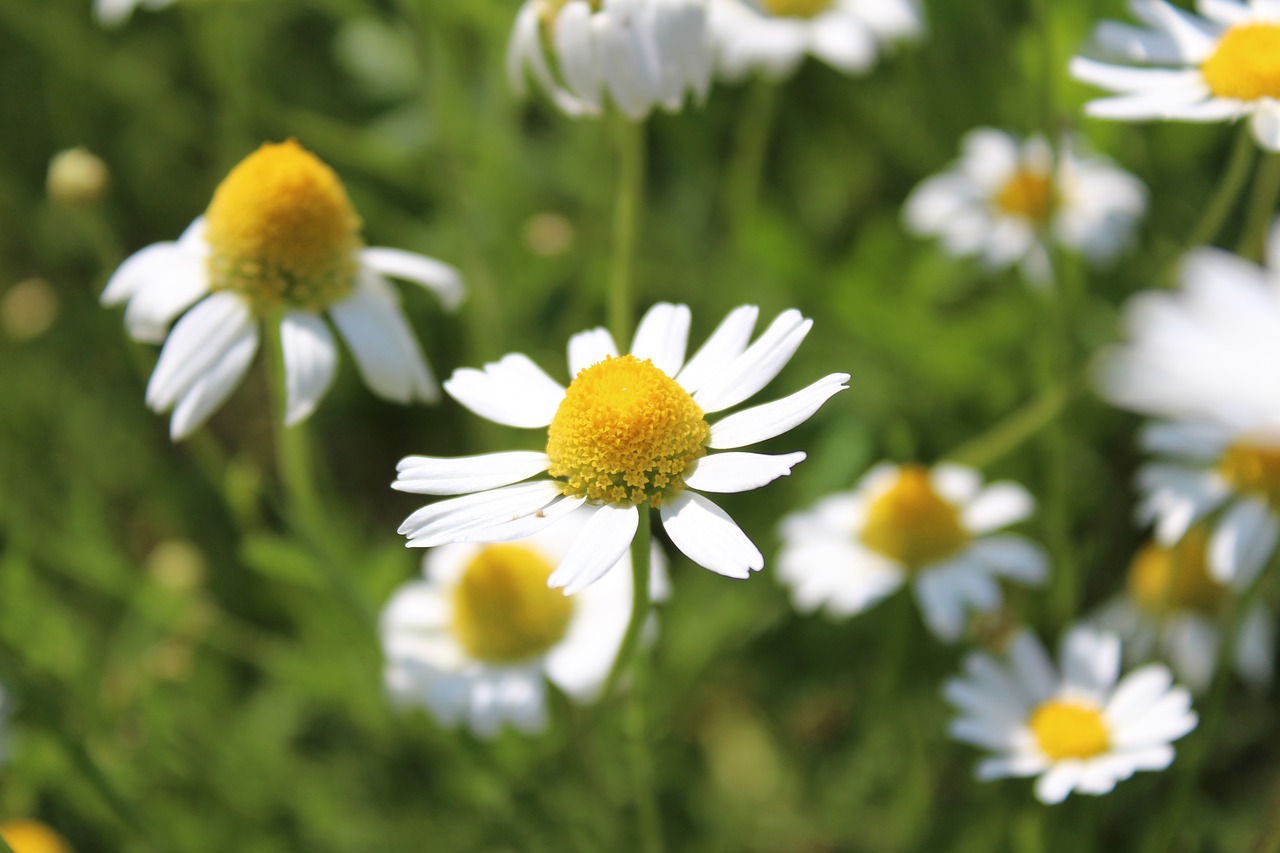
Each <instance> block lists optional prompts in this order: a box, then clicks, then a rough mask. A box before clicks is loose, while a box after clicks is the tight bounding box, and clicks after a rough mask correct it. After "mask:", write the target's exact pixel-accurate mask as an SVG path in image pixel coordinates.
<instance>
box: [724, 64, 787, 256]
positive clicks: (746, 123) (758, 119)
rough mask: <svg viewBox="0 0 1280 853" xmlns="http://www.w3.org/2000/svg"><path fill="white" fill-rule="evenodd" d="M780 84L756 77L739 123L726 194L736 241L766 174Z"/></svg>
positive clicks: (726, 206)
mask: <svg viewBox="0 0 1280 853" xmlns="http://www.w3.org/2000/svg"><path fill="white" fill-rule="evenodd" d="M780 88H781V87H780V86H779V85H778V84H777V83H776V82H774V81H772V80H766V79H764V78H759V79H757V80H755V81H754V82H753V83H752V84H751V92H750V95H749V99H748V101H747V105H746V108H745V109H744V110H743V111H742V120H741V121H740V122H739V124H738V132H737V134H736V136H737V142H738V144H737V148H736V150H735V152H734V157H733V160H732V161H731V162H730V163H729V167H728V176H727V177H728V180H727V181H726V182H725V194H724V205H725V220H726V222H727V223H728V225H729V234H730V237H731V238H732V240H733V242H734V244H741V243H742V241H743V238H744V234H743V230H744V227H745V226H746V225H747V224H749V223H750V222H751V218H752V215H753V214H754V213H755V209H756V204H757V202H758V201H759V199H760V179H761V176H762V175H763V174H764V161H765V154H766V152H767V151H768V149H769V137H770V136H771V135H772V130H773V120H774V116H775V115H776V114H777V108H778V92H779V90H780Z"/></svg>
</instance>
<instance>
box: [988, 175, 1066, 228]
mask: <svg viewBox="0 0 1280 853" xmlns="http://www.w3.org/2000/svg"><path fill="white" fill-rule="evenodd" d="M996 207H998V208H1000V209H1001V210H1002V211H1004V212H1005V213H1007V214H1009V215H1011V216H1019V217H1022V218H1023V219H1029V220H1031V221H1032V222H1035V223H1039V224H1043V223H1045V222H1047V221H1048V220H1049V214H1050V213H1052V212H1053V186H1052V183H1051V182H1050V180H1049V176H1048V175H1044V174H1041V173H1039V172H1032V171H1029V170H1026V169H1023V170H1020V171H1018V172H1016V173H1014V176H1013V177H1012V178H1010V179H1009V181H1008V183H1006V184H1005V185H1004V186H1003V187H1002V188H1001V189H1000V192H999V193H997V194H996Z"/></svg>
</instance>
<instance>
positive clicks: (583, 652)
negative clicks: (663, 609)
mask: <svg viewBox="0 0 1280 853" xmlns="http://www.w3.org/2000/svg"><path fill="white" fill-rule="evenodd" d="M582 523H583V521H582V520H581V519H576V518H571V519H567V520H566V521H565V523H564V524H561V525H557V526H555V527H551V528H548V529H546V530H544V531H542V532H540V533H539V534H538V535H537V536H534V537H532V538H529V539H521V540H518V541H514V542H509V543H501V544H487V545H475V544H454V545H444V546H441V547H439V548H432V549H431V550H430V551H428V552H427V555H426V559H425V560H424V561H423V571H424V576H425V578H424V579H423V580H419V581H413V582H411V583H408V584H405V585H404V586H403V587H401V588H400V589H399V590H398V591H397V592H396V594H395V595H394V596H393V597H392V599H391V601H390V602H389V603H388V604H387V606H386V609H385V610H384V611H383V614H382V625H381V633H382V645H383V650H384V652H385V654H386V658H387V664H386V670H385V681H386V686H387V690H388V692H389V693H390V694H391V696H392V698H393V699H394V700H395V701H396V702H397V703H399V704H402V705H414V704H418V705H423V706H425V707H426V708H428V709H429V710H430V711H431V712H432V713H433V714H434V715H435V716H436V718H437V719H439V720H440V722H441V723H442V724H443V725H446V726H453V725H457V724H458V723H460V722H461V723H463V724H465V725H467V726H468V727H470V729H471V730H472V731H473V732H475V733H476V734H477V735H480V736H482V737H491V736H493V735H494V734H496V733H497V732H498V731H499V729H500V728H501V727H502V725H503V724H504V723H510V724H511V725H513V726H515V727H516V728H518V729H520V730H522V731H525V732H534V731H538V730H540V729H542V728H543V727H544V726H545V725H546V719H547V708H546V704H547V703H546V681H550V682H551V683H552V684H554V685H555V686H556V687H558V688H559V689H560V690H562V691H564V692H565V693H566V694H567V695H568V696H570V697H571V698H572V699H574V700H575V701H578V702H584V703H585V702H590V701H593V700H594V699H595V698H596V697H597V696H598V694H599V692H600V690H601V688H602V687H603V686H604V682H605V680H606V678H607V676H608V674H609V671H610V669H611V668H612V666H613V662H614V658H615V657H617V654H618V649H619V648H620V647H621V645H622V638H623V635H624V634H625V633H626V630H627V623H628V621H629V619H630V615H631V593H632V588H631V572H630V565H631V558H630V556H628V555H625V554H624V555H623V557H622V558H621V559H620V560H619V561H618V566H619V567H620V570H619V571H614V572H609V573H608V574H607V575H606V576H605V577H604V578H603V579H602V580H601V581H600V583H597V584H594V585H592V586H591V588H590V589H587V590H584V591H583V592H582V593H581V594H580V595H575V596H571V597H570V596H565V595H562V594H561V593H560V592H558V591H557V590H553V589H550V588H548V586H547V578H549V577H550V576H551V573H552V572H553V571H554V570H555V568H556V567H557V566H558V565H560V564H561V562H562V561H563V560H564V559H565V557H566V556H567V555H568V554H569V552H570V551H571V550H572V548H573V545H574V542H575V541H576V540H577V537H578V536H579V535H580V534H581V532H582V530H581V525H582ZM651 559H652V568H653V573H652V574H651V576H650V577H651V579H652V582H651V585H650V588H651V593H652V596H653V600H655V601H657V600H661V599H662V598H664V597H665V596H666V592H667V581H666V568H665V558H664V557H663V555H662V551H661V549H660V548H658V547H657V546H656V545H654V546H653V551H652V557H651ZM653 624H654V623H652V622H651V623H650V625H649V628H650V631H652V628H653Z"/></svg>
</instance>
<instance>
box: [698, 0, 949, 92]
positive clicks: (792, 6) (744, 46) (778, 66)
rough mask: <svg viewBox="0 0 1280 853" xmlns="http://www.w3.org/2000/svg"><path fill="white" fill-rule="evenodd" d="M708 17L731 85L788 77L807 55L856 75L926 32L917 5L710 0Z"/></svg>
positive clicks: (882, 0) (878, 0)
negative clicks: (751, 78) (755, 77)
mask: <svg viewBox="0 0 1280 853" xmlns="http://www.w3.org/2000/svg"><path fill="white" fill-rule="evenodd" d="M709 14H710V19H709V20H710V26H711V35H712V39H713V41H714V42H715V51H716V69H717V71H718V72H719V74H720V75H721V76H723V77H725V78H727V79H730V80H736V79H739V78H742V77H744V76H746V75H747V74H750V73H753V72H757V71H758V72H759V73H761V74H762V75H764V76H766V77H769V78H773V79H780V78H783V77H787V76H789V75H791V74H793V73H794V72H795V70H796V68H798V67H799V65H800V63H801V61H802V60H803V59H804V57H805V56H806V55H810V56H813V57H816V58H817V59H820V60H822V61H823V62H825V63H827V64H828V65H830V66H831V67H832V68H835V69H836V70H838V71H843V72H844V73H846V74H856V73H859V72H863V71H867V70H868V69H870V68H871V67H872V66H873V65H874V64H875V62H876V60H877V59H878V58H879V56H880V54H881V53H882V52H883V51H884V50H885V49H886V48H887V47H889V46H890V45H892V44H893V43H894V42H897V41H903V40H906V39H910V38H915V37H917V36H919V35H920V33H921V32H922V31H923V29H924V22H923V19H922V17H921V14H920V10H919V8H918V7H917V5H916V3H915V2H914V0H711V6H710V11H709Z"/></svg>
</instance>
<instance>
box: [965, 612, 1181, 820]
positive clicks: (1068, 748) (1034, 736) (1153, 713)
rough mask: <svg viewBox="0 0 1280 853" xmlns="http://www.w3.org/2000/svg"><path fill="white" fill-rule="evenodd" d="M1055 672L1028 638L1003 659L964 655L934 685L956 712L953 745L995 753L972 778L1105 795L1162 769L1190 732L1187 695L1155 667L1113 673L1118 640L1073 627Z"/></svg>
mask: <svg viewBox="0 0 1280 853" xmlns="http://www.w3.org/2000/svg"><path fill="white" fill-rule="evenodd" d="M1059 659H1060V663H1061V667H1062V669H1061V671H1059V670H1057V669H1055V668H1054V666H1053V663H1052V662H1051V661H1050V660H1049V658H1048V655H1046V654H1045V651H1044V647H1043V646H1041V645H1040V642H1039V640H1037V639H1036V638H1035V637H1034V636H1033V635H1032V634H1031V633H1030V632H1029V631H1026V630H1023V631H1020V632H1019V633H1018V634H1017V635H1016V636H1015V637H1014V638H1013V640H1012V642H1011V643H1010V645H1009V651H1008V655H1007V658H1006V659H1005V660H997V659H996V658H994V657H992V656H991V655H989V654H986V653H984V652H976V653H973V654H970V655H969V656H968V657H966V658H965V661H964V675H963V676H961V677H959V678H953V679H950V680H949V681H947V682H946V684H945V685H944V686H943V695H944V696H945V697H946V699H947V701H948V702H950V703H951V704H952V705H954V706H955V707H956V709H957V710H959V711H960V717H959V718H957V719H955V720H953V721H952V722H951V725H950V727H949V731H950V734H951V736H952V737H953V738H955V739H956V740H958V741H963V742H964V743H970V744H973V745H974V746H977V747H980V748H982V749H988V750H991V751H992V752H995V753H996V755H995V756H994V757H992V758H987V759H985V760H983V761H982V762H981V763H980V764H979V765H978V770H977V776H978V779H980V780H982V781H990V780H992V779H1001V778H1004V777H1007V776H1039V777H1040V778H1039V779H1037V780H1036V785H1035V793H1036V797H1037V798H1038V799H1039V800H1040V801H1041V802H1043V803H1050V804H1052V803H1060V802H1062V801H1063V800H1064V799H1066V797H1067V795H1068V794H1070V793H1071V792H1072V791H1079V792H1080V793H1082V794H1095V795H1096V794H1106V793H1109V792H1110V791H1111V789H1112V788H1114V787H1115V785H1116V783H1117V782H1120V781H1122V780H1124V779H1128V778H1129V777H1130V776H1132V775H1133V774H1134V773H1135V772H1137V771H1139V770H1164V769H1165V768H1166V767H1168V766H1169V765H1170V764H1171V763H1172V762H1173V755H1174V753H1173V746H1172V745H1171V744H1172V742H1173V741H1175V740H1177V739H1178V738H1180V737H1182V736H1183V735H1185V734H1187V733H1188V732H1190V731H1191V730H1192V729H1194V728H1195V727H1196V723H1197V721H1198V720H1197V717H1196V714H1195V712H1194V711H1192V710H1191V694H1190V693H1189V692H1188V691H1187V690H1186V688H1183V687H1174V686H1173V676H1172V674H1171V673H1170V672H1169V670H1168V669H1167V668H1166V667H1164V666H1162V665H1160V664H1149V665H1147V666H1144V667H1140V668H1139V669H1136V670H1134V671H1133V672H1131V673H1129V674H1128V675H1126V676H1125V677H1124V678H1123V679H1119V681H1118V683H1117V679H1118V678H1119V675H1120V640H1119V638H1118V637H1116V636H1115V635H1114V634H1108V633H1104V632H1099V631H1095V630H1094V629H1092V628H1086V627H1080V626H1077V627H1075V628H1073V629H1072V630H1070V631H1069V632H1068V633H1067V634H1066V635H1065V636H1064V637H1063V640H1062V648H1061V650H1060V652H1059Z"/></svg>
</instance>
